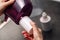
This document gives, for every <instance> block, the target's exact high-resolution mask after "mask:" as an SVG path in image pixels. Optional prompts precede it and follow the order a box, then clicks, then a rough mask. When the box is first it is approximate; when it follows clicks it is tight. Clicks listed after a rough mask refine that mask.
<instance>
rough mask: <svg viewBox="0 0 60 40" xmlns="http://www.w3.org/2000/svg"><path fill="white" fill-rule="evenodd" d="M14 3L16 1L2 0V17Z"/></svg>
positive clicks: (0, 11) (0, 6) (0, 10)
mask: <svg viewBox="0 0 60 40" xmlns="http://www.w3.org/2000/svg"><path fill="white" fill-rule="evenodd" d="M12 3H14V0H8V1H7V0H0V16H1V15H2V13H3V11H4V10H5V9H6V8H7V7H8V6H9V5H11V4H12Z"/></svg>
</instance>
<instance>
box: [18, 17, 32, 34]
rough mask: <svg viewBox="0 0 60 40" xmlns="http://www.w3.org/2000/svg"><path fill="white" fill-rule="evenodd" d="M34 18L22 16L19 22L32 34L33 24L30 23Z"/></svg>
mask: <svg viewBox="0 0 60 40" xmlns="http://www.w3.org/2000/svg"><path fill="white" fill-rule="evenodd" d="M31 21H32V20H31V19H30V18H29V17H27V16H25V17H22V19H21V20H20V22H19V24H20V25H21V26H22V27H23V28H24V29H25V30H26V31H27V32H28V33H29V34H32V31H33V29H32V26H31V24H30V22H31Z"/></svg>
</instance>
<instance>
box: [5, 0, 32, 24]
mask: <svg viewBox="0 0 60 40" xmlns="http://www.w3.org/2000/svg"><path fill="white" fill-rule="evenodd" d="M32 8H33V6H32V3H31V0H16V1H15V3H14V4H12V5H10V6H9V7H8V8H6V10H5V15H6V18H7V17H10V18H11V19H12V20H13V21H14V22H15V23H16V24H19V21H20V19H21V17H24V16H30V14H31V12H32ZM6 18H5V19H6Z"/></svg>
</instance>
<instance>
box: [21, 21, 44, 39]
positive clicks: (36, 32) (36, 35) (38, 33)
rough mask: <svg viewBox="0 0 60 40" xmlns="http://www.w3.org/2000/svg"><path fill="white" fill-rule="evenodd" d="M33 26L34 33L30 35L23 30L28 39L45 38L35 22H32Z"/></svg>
mask: <svg viewBox="0 0 60 40" xmlns="http://www.w3.org/2000/svg"><path fill="white" fill-rule="evenodd" d="M31 25H32V27H33V35H29V34H28V33H27V32H26V31H23V32H22V33H23V35H24V37H25V38H26V39H27V40H43V36H42V31H41V29H39V28H37V26H36V24H35V23H34V22H31Z"/></svg>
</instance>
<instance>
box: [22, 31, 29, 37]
mask: <svg viewBox="0 0 60 40" xmlns="http://www.w3.org/2000/svg"><path fill="white" fill-rule="evenodd" d="M22 34H23V35H24V37H29V36H30V35H29V34H28V33H27V32H26V31H22Z"/></svg>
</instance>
